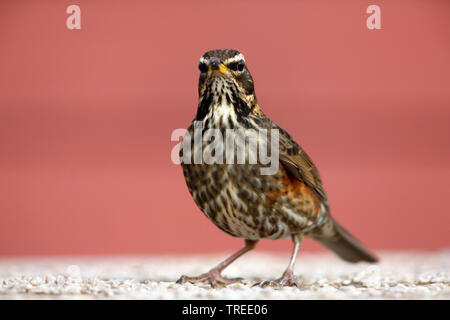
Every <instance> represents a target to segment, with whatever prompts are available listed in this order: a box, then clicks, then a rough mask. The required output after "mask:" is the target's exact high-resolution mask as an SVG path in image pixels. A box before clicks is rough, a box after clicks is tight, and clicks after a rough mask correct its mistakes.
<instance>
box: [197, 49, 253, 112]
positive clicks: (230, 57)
mask: <svg viewBox="0 0 450 320" xmlns="http://www.w3.org/2000/svg"><path fill="white" fill-rule="evenodd" d="M198 67H199V69H200V78H199V84H198V93H199V109H201V108H202V109H203V113H204V112H206V111H207V110H206V109H208V110H210V108H212V107H216V108H217V109H220V106H221V105H232V106H234V108H235V109H236V111H237V112H241V113H244V114H248V113H249V112H251V110H252V108H253V107H254V106H255V105H256V97H255V90H254V85H253V79H252V76H251V74H250V72H249V70H248V68H247V66H246V64H245V58H244V55H243V54H242V53H240V52H239V51H236V50H232V49H219V50H211V51H208V52H206V53H205V54H204V55H203V56H201V58H200V62H199V65H198ZM200 111H202V110H199V112H200Z"/></svg>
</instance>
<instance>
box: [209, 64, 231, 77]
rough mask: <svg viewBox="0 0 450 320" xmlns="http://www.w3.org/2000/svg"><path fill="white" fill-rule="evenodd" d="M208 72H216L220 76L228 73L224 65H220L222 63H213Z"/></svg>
mask: <svg viewBox="0 0 450 320" xmlns="http://www.w3.org/2000/svg"><path fill="white" fill-rule="evenodd" d="M209 70H210V71H211V72H212V73H215V72H217V73H221V74H224V75H227V74H228V71H229V69H228V68H227V67H226V66H225V65H224V64H222V63H214V62H213V63H211V64H210V66H209Z"/></svg>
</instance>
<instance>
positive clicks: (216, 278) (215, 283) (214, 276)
mask: <svg viewBox="0 0 450 320" xmlns="http://www.w3.org/2000/svg"><path fill="white" fill-rule="evenodd" d="M242 280H243V279H242V278H225V277H223V276H222V275H221V274H220V271H218V270H215V269H212V270H210V271H209V272H207V273H204V274H201V275H199V276H197V277H188V276H181V277H180V279H178V280H177V282H176V283H178V284H183V283H186V282H190V283H199V282H207V283H209V285H210V286H211V287H212V288H216V287H225V286H227V285H229V284H231V283H235V282H241V281H242Z"/></svg>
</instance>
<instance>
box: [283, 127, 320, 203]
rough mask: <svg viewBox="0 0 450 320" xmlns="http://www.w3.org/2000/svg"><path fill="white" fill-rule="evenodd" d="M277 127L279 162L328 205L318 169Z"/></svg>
mask: <svg viewBox="0 0 450 320" xmlns="http://www.w3.org/2000/svg"><path fill="white" fill-rule="evenodd" d="M277 129H279V136H280V163H281V164H282V165H283V166H284V168H285V169H286V170H287V171H288V172H289V173H290V174H291V175H292V176H294V177H295V178H297V179H299V180H300V181H302V182H303V183H305V184H306V185H307V186H308V187H310V188H311V189H313V190H314V191H315V192H316V193H317V195H318V196H319V198H320V199H321V200H322V201H323V203H324V204H325V205H327V206H328V196H327V194H326V193H325V190H324V189H323V187H322V180H321V179H320V175H319V171H318V170H317V168H316V167H315V166H314V163H313V162H312V160H311V158H310V157H309V156H308V155H307V154H306V152H305V151H303V149H302V148H301V147H300V146H299V145H298V144H297V143H296V142H295V141H294V139H292V137H291V136H290V135H289V134H288V133H287V132H286V131H284V130H283V129H282V128H280V127H278V126H277Z"/></svg>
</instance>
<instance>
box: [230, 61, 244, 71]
mask: <svg viewBox="0 0 450 320" xmlns="http://www.w3.org/2000/svg"><path fill="white" fill-rule="evenodd" d="M244 67H245V63H244V60H240V61H238V62H232V63H230V64H229V65H228V68H229V69H231V70H233V71H238V70H239V71H242V70H244Z"/></svg>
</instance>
